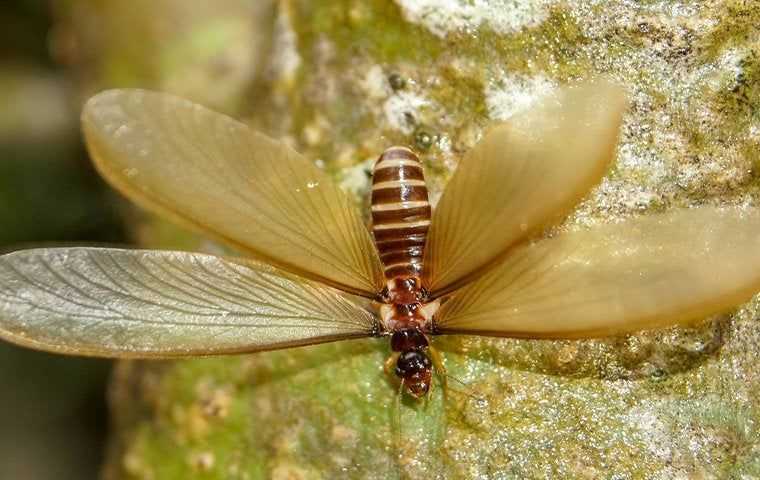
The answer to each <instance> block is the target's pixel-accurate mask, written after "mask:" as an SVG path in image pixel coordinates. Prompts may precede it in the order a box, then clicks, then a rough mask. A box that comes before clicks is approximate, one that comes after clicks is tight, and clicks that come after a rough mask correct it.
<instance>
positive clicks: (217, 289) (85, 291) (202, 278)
mask: <svg viewBox="0 0 760 480" xmlns="http://www.w3.org/2000/svg"><path fill="white" fill-rule="evenodd" d="M358 302H365V303H366V302H367V300H365V299H362V298H359V297H354V298H353V299H352V298H350V297H349V296H348V295H345V294H341V293H339V292H338V291H337V290H334V289H332V288H330V287H326V286H323V285H320V284H318V283H315V282H311V281H308V280H304V279H301V278H300V277H297V276H295V275H290V274H286V273H284V272H281V271H278V270H275V269H274V268H272V267H269V266H268V265H264V264H256V263H250V264H248V265H244V264H241V263H239V262H230V261H226V260H224V259H221V258H219V257H214V256H210V255H200V254H193V253H184V252H162V251H148V250H116V249H102V248H61V249H38V250H24V251H19V252H15V253H11V254H8V255H5V256H2V257H0V338H4V339H6V340H8V341H11V342H14V343H17V344H20V345H23V346H27V347H31V348H36V349H40V350H47V351H52V352H58V353H68V354H76V355H92V356H103V357H146V358H147V357H174V356H185V355H210V354H226V353H238V352H253V351H258V350H269V349H275V348H284V347H291V346H297V345H308V344H314V343H321V342H329V341H333V340H338V339H343V338H352V337H366V336H370V335H372V334H373V332H374V330H375V320H374V317H373V316H372V314H370V313H369V312H368V311H367V310H365V309H364V308H363V307H362V306H361V303H358Z"/></svg>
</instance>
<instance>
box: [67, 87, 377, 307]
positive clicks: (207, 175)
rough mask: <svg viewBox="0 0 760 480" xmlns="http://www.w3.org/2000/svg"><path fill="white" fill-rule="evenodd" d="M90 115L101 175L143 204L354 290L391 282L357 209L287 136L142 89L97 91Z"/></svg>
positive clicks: (90, 141) (88, 132)
mask: <svg viewBox="0 0 760 480" xmlns="http://www.w3.org/2000/svg"><path fill="white" fill-rule="evenodd" d="M82 123H83V127H84V132H85V137H86V139H87V145H88V147H89V150H90V153H91V154H92V157H93V159H94V161H95V164H96V166H97V167H98V169H99V170H100V172H101V174H103V176H104V177H106V178H107V179H108V180H109V181H110V182H111V183H112V184H113V185H114V186H115V187H116V188H118V189H119V190H121V192H122V193H124V194H125V195H127V196H128V197H130V198H131V199H132V200H134V201H135V202H136V203H138V204H140V205H142V206H143V207H145V208H148V209H149V210H153V211H156V212H158V213H160V214H163V215H166V216H169V217H172V218H173V219H174V220H177V221H180V222H182V223H184V224H185V225H188V226H190V227H195V228H196V229H200V230H203V231H205V232H208V233H210V234H212V235H213V236H215V237H216V238H217V239H220V240H222V241H226V242H227V243H228V244H231V245H233V246H235V247H237V248H238V249H240V250H241V251H244V252H246V253H248V254H251V255H253V256H256V257H258V258H260V259H262V260H265V261H267V262H269V263H273V264H275V265H277V266H279V267H281V268H283V269H286V270H288V271H292V272H296V273H299V274H301V275H304V276H306V277H309V278H313V279H319V280H321V281H323V282H325V283H328V284H331V285H334V286H338V287H340V288H342V289H344V290H346V291H350V292H353V293H358V294H362V295H365V296H373V295H375V294H376V293H377V292H378V291H379V289H380V288H381V287H382V282H383V280H382V270H381V268H380V263H379V259H378V256H377V253H376V251H375V247H374V245H373V243H372V239H371V237H370V235H369V232H368V230H367V228H366V226H365V225H364V222H363V221H362V219H361V217H360V216H359V214H358V212H357V211H356V208H355V207H354V206H353V205H352V204H351V202H350V201H349V199H348V198H347V197H346V195H345V194H344V193H343V192H342V191H340V189H338V187H336V186H335V185H334V184H333V182H331V181H330V179H329V178H328V177H327V175H325V174H324V173H323V172H322V171H321V170H319V169H318V168H316V167H315V166H314V165H313V164H312V163H311V162H309V161H308V160H306V159H305V158H303V157H302V156H301V155H299V154H298V153H296V152H295V151H293V150H292V149H290V148H289V147H287V146H286V145H284V144H283V143H281V142H277V141H274V140H272V139H270V138H268V137H266V136H265V135H262V134H260V133H257V132H255V131H253V130H251V129H249V128H248V127H247V126H246V125H244V124H242V123H240V122H237V121H235V120H233V119H231V118H229V117H226V116H224V115H221V114H219V113H215V112H212V111H210V110H208V109H206V108H203V107H201V106H199V105H195V104H193V103H191V102H188V101H186V100H182V99H180V98H176V97H173V96H170V95H166V94H162V93H155V92H147V91H142V90H111V91H107V92H104V93H101V94H99V95H97V96H95V97H93V98H92V99H91V100H90V101H89V102H87V104H86V106H85V108H84V112H83V114H82Z"/></svg>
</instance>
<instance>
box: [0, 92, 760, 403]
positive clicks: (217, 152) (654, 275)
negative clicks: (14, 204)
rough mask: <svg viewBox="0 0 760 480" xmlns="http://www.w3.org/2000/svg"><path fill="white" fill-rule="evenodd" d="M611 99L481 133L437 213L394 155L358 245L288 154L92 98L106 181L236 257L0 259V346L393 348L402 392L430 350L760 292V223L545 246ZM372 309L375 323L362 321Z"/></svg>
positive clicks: (655, 223)
mask: <svg viewBox="0 0 760 480" xmlns="http://www.w3.org/2000/svg"><path fill="white" fill-rule="evenodd" d="M624 109H625V100H624V96H623V95H622V94H621V93H620V92H619V90H618V89H617V88H615V87H612V86H610V85H607V84H605V83H602V82H600V83H596V84H594V85H589V86H586V87H577V88H572V89H564V90H562V91H561V92H559V94H558V95H557V96H556V97H555V98H553V99H552V100H551V101H547V102H545V103H543V104H541V105H539V106H537V107H535V108H533V109H531V110H530V111H527V112H525V113H523V114H521V115H517V116H515V117H513V118H512V119H511V120H510V122H509V123H508V124H503V125H499V126H496V127H494V128H493V129H491V130H490V131H489V132H488V133H487V134H486V135H484V137H483V138H482V139H481V140H480V141H479V142H478V143H477V145H475V146H474V147H473V148H472V149H471V150H470V151H469V152H468V153H467V154H466V155H465V156H464V157H463V158H462V159H461V160H460V163H459V166H458V168H457V170H456V172H455V173H454V174H453V176H452V177H451V179H450V181H449V183H448V185H447V186H446V188H445V190H444V192H443V194H442V195H441V197H440V200H439V201H438V203H437V205H436V206H435V208H433V210H432V212H431V209H430V205H429V204H428V198H427V191H426V189H425V186H424V178H423V175H422V169H421V167H420V164H419V161H418V160H417V158H416V156H414V154H413V153H411V152H410V151H409V150H408V149H405V148H399V147H395V148H391V149H389V150H387V151H386V152H385V153H384V154H383V155H382V156H381V158H380V159H379V161H378V162H377V164H376V166H375V172H374V173H375V175H374V184H373V188H372V217H373V225H372V228H371V230H370V229H368V228H367V226H366V225H365V224H364V221H363V220H362V217H361V215H359V213H358V212H356V211H355V209H354V208H353V205H352V202H351V201H350V200H349V199H348V198H347V196H346V195H345V194H344V193H343V192H342V191H341V190H340V189H339V188H337V187H336V186H335V185H334V184H333V183H332V182H331V181H330V179H329V178H328V176H327V175H326V174H325V173H324V172H323V171H321V170H320V169H318V168H317V167H316V166H315V165H314V164H313V163H312V162H310V161H308V160H307V159H305V158H304V157H302V156H301V155H299V154H298V153H297V152H295V151H293V150H292V149H291V148H289V147H288V146H287V145H285V144H284V143H282V142H278V141H276V140H273V139H271V138H269V137H267V136H265V135H263V134H261V133H258V132H255V131H252V130H251V129H249V128H248V127H247V126H246V125H244V124H242V123H239V122H237V121H235V120H233V119H231V118H229V117H226V116H224V115H221V114H218V113H215V112H212V111H210V110H207V109H205V108H203V107H201V106H199V105H195V104H193V103H190V102H188V101H185V100H182V99H179V98H176V97H173V96H170V95H166V94H161V93H155V92H147V91H142V90H112V91H108V92H104V93H101V94H99V95H97V96H95V97H94V98H92V99H91V100H90V101H89V102H88V103H87V105H86V106H85V108H84V112H83V114H82V125H83V129H84V133H85V138H86V140H87V146H88V149H89V151H90V154H91V156H92V157H93V160H94V162H95V165H96V167H97V168H98V170H99V171H100V173H101V174H102V175H103V176H104V177H105V178H106V179H107V180H108V181H109V182H110V183H111V184H112V185H113V186H114V187H116V188H117V189H118V190H120V191H121V192H122V193H124V194H125V195H126V196H128V197H129V198H131V199H132V200H134V201H135V202H136V203H138V204H139V205H141V206H143V207H145V208H147V209H149V210H152V211H154V212H156V213H159V214H162V215H165V216H167V217H168V218H170V219H172V220H174V221H176V222H178V223H180V224H182V225H184V226H186V227H189V228H193V229H196V230H198V231H201V232H203V233H204V234H206V235H208V236H210V237H212V238H214V239H216V240H218V241H220V242H223V243H226V244H227V245H229V246H231V247H233V248H235V249H237V251H238V252H240V256H237V257H221V256H215V255H204V254H198V253H188V252H169V251H152V250H121V249H111V248H52V249H34V250H24V251H18V252H13V253H10V254H7V255H4V256H0V337H2V338H4V339H6V340H8V341H11V342H14V343H17V344H20V345H24V346H28V347H31V348H36V349H41V350H47V351H52V352H58V353H65V354H76V355H91V356H103V357H119V358H166V357H181V356H192V355H214V354H232V353H246V352H255V351H261V350H271V349H278V348H286V347H296V346H300V345H310V344H316V343H322V342H330V341H336V340H344V339H351V338H361V337H371V336H390V340H391V350H392V351H393V355H392V356H391V362H390V363H389V369H392V370H394V371H395V373H396V374H397V375H398V377H399V378H400V379H401V384H402V386H403V387H404V388H405V389H406V390H407V391H408V392H409V393H410V394H411V395H413V396H415V397H420V396H423V395H425V393H426V392H428V390H429V388H430V384H431V379H432V371H433V368H434V367H436V364H437V368H441V365H440V364H441V362H440V361H439V360H438V359H437V358H438V357H437V355H436V354H435V350H433V348H432V345H431V344H430V341H431V338H432V336H433V335H438V334H470V335H489V336H504V337H515V338H536V339H546V338H563V339H574V338H590V337H600V336H606V335H615V334H620V333H625V332H632V331H636V330H641V329H648V328H658V327H663V326H669V325H674V324H678V323H684V322H689V321H693V320H695V319H700V318H703V317H705V316H707V315H710V314H714V313H718V312H721V311H724V310H726V309H729V308H732V307H733V306H735V305H737V304H739V303H741V302H743V301H746V300H748V299H749V298H750V297H751V296H752V295H753V294H754V293H756V292H757V291H758V290H760V214H758V213H757V211H756V210H754V209H746V208H745V209H743V210H739V209H720V208H713V207H700V208H693V209H683V210H671V211H668V212H666V213H664V214H657V215H642V216H640V217H636V218H630V219H627V220H625V221H622V222H620V223H613V224H608V225H598V226H595V227H593V228H589V229H580V230H576V231H571V232H568V233H563V234H560V235H557V236H554V237H552V238H541V233H542V232H543V231H544V230H545V228H546V227H547V226H550V225H552V224H553V223H554V222H556V221H558V220H560V219H562V217H563V216H564V215H566V214H567V213H568V212H570V211H571V210H572V208H573V207H574V206H575V205H576V204H577V203H578V202H579V201H580V200H581V199H582V198H583V197H584V196H585V195H586V194H587V193H588V192H589V190H590V189H591V188H592V187H593V186H594V185H596V184H597V183H598V182H599V181H600V179H601V178H602V177H603V176H604V174H605V172H606V171H607V169H608V167H609V165H610V163H611V161H612V160H613V159H614V157H615V149H616V143H617V133H618V130H619V126H620V124H621V119H622V114H623V111H624ZM378 304H379V309H376V308H375V306H376V305H378Z"/></svg>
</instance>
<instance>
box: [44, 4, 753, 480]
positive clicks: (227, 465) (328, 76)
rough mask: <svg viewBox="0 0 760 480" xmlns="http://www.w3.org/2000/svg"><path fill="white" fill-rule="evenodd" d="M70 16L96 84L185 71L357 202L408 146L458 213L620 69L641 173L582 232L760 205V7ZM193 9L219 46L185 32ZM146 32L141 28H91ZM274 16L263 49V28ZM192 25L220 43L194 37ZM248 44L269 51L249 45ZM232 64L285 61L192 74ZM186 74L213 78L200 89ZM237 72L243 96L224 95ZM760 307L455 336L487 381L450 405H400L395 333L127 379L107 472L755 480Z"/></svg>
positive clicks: (71, 38)
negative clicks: (521, 140) (456, 176)
mask: <svg viewBox="0 0 760 480" xmlns="http://www.w3.org/2000/svg"><path fill="white" fill-rule="evenodd" d="M61 5H62V6H61V7H60V10H61V12H62V15H61V26H60V28H59V31H60V32H63V33H61V34H60V35H58V36H56V37H55V38H57V39H58V41H59V42H63V43H62V45H59V50H60V51H62V52H64V53H65V52H73V53H70V56H69V57H67V58H73V59H74V60H73V61H71V64H72V66H73V68H74V71H75V73H76V74H78V78H79V79H80V80H81V81H82V83H83V85H82V89H83V91H90V90H91V89H92V88H93V85H97V86H98V88H103V87H106V86H112V85H123V84H125V83H130V84H133V85H134V84H136V83H139V86H143V87H149V88H167V85H169V84H172V83H171V82H168V81H167V80H166V79H169V78H172V79H175V81H176V82H177V83H174V84H172V85H175V86H176V88H177V90H176V91H180V92H185V94H187V95H190V96H192V97H193V98H195V99H196V100H200V101H204V99H205V100H206V101H205V102H204V103H210V104H212V105H214V106H217V107H218V108H224V109H225V110H226V111H228V112H242V113H244V114H246V115H247V116H249V117H250V121H251V123H252V124H254V125H256V126H257V127H258V128H261V129H263V130H265V131H267V132H269V133H271V134H272V135H275V136H278V137H284V138H286V139H288V140H289V141H290V142H291V143H293V145H294V146H295V147H296V148H297V149H298V150H299V151H302V152H303V153H305V154H306V155H307V156H309V157H310V158H313V159H315V161H317V163H318V164H319V165H321V166H323V167H324V168H325V169H326V170H328V171H329V172H330V173H331V174H333V175H334V176H335V178H336V180H337V181H339V182H340V183H341V184H342V185H343V186H345V187H346V188H347V189H348V190H349V191H351V192H352V193H354V194H355V195H356V199H357V204H361V203H362V202H363V201H364V196H365V194H366V192H367V190H368V186H369V178H368V177H367V175H366V173H365V171H366V168H367V165H369V164H370V163H371V161H372V160H373V159H374V158H375V157H376V156H377V155H378V153H379V152H381V151H382V150H383V149H384V148H385V147H387V146H389V145H390V144H393V143H401V144H408V145H418V146H420V145H422V146H425V147H427V150H425V152H424V156H423V160H424V162H425V165H426V167H427V173H428V177H429V179H430V183H431V193H432V197H433V198H436V196H437V194H438V193H439V192H440V190H441V188H442V187H443V185H444V184H445V181H446V179H447V178H448V177H449V175H450V172H451V171H452V170H453V168H454V167H455V166H456V162H457V159H458V158H459V157H460V155H461V154H462V153H463V152H465V151H466V150H467V149H468V148H470V147H471V146H472V145H473V144H474V143H475V142H476V141H477V139H478V138H479V136H480V135H481V134H482V132H483V130H484V129H485V128H487V127H488V125H489V124H491V123H493V122H496V121H505V120H507V121H508V119H509V116H510V115H512V114H513V113H514V112H516V111H518V110H520V109H523V108H530V106H531V104H532V102H534V101H535V100H536V98H538V97H540V96H541V95H543V94H545V93H549V92H551V91H552V90H553V89H554V88H556V87H557V86H558V85H560V84H564V83H574V82H579V81H582V80H583V79H585V78H588V77H591V76H594V75H598V74H604V75H607V76H609V77H611V78H613V79H615V80H616V81H617V82H618V83H620V84H622V85H624V86H625V87H626V88H627V89H628V91H629V93H630V96H631V101H632V102H631V108H630V110H629V112H628V114H627V117H626V122H625V126H624V129H623V132H622V137H621V144H620V148H619V151H618V158H617V162H616V164H615V166H614V168H613V169H612V171H611V172H610V174H609V175H608V176H607V177H606V178H605V180H604V181H603V183H602V184H601V185H600V186H599V187H598V188H597V189H595V190H594V191H593V192H591V194H590V195H589V196H588V197H587V199H586V200H585V201H584V202H583V203H582V204H581V205H580V206H579V207H578V209H577V210H576V211H575V212H574V214H573V215H572V216H571V217H570V218H569V219H568V220H567V222H566V223H565V224H564V225H562V226H560V227H558V229H557V230H558V231H561V230H562V229H566V228H576V227H578V226H585V225H592V224H595V223H601V222H607V221H613V220H616V219H619V218H623V217H627V216H630V215H636V214H647V213H650V212H654V211H659V210H662V209H666V208H671V207H675V206H685V207H688V206H692V205H697V204H704V203H709V204H718V205H721V204H726V205H729V204H730V205H738V206H747V207H750V206H757V205H758V195H759V194H760V191H759V190H758V187H759V186H760V182H758V181H757V173H756V172H757V168H758V166H757V162H758V151H760V148H759V147H758V143H759V142H760V118H758V113H757V112H758V107H760V95H758V94H757V88H758V87H757V84H758V83H757V81H755V80H756V79H757V77H758V60H757V59H758V57H759V55H760V51H759V50H760V38H758V31H757V30H756V29H754V28H753V26H754V25H758V24H759V23H760V13H758V9H757V7H755V6H754V4H753V3H752V2H740V1H736V0H722V1H721V0H710V1H708V2H699V3H696V2H679V1H667V0H656V1H655V0H653V1H647V2H637V3H635V4H634V3H631V2H627V1H623V0H615V1H610V2H597V1H594V2H586V1H581V0H569V1H565V2H559V1H548V0H539V1H533V2H531V1H526V2H505V1H503V0H484V1H482V2H476V3H471V2H461V1H457V0H418V1H417V2H411V1H405V0H398V1H396V2H393V3H391V2H381V1H379V0H364V1H361V0H342V1H340V2H306V1H297V0H291V1H283V2H279V3H278V4H277V11H276V12H275V13H274V15H275V17H276V19H275V20H274V21H271V18H270V19H268V20H267V21H262V14H260V13H257V12H256V11H254V10H255V9H253V8H252V7H251V3H248V2H241V1H230V2H217V3H216V4H215V7H214V8H213V9H208V10H199V11H195V12H194V15H193V14H191V13H187V12H184V10H187V9H190V10H192V9H191V8H189V7H188V6H187V4H186V3H182V2H172V1H169V0H167V1H164V2H157V3H151V5H159V6H160V7H154V6H152V7H151V8H134V9H133V10H132V11H130V12H126V13H125V12H124V10H123V9H119V8H115V7H110V8H106V7H104V6H102V5H101V3H100V2H94V1H83V2H76V3H74V2H64V3H62V4H61ZM140 5H143V4H142V3H140ZM183 12H184V13H183ZM125 15H126V16H125ZM186 15H189V18H192V19H193V21H192V22H190V24H191V25H195V26H197V30H196V29H195V28H192V29H190V30H188V29H187V23H185V24H182V25H180V24H175V23H172V22H168V21H166V22H161V21H160V20H161V17H162V16H164V17H167V16H168V17H171V18H174V16H178V18H188V17H187V16H186ZM220 18H222V19H228V20H229V19H230V18H237V19H239V21H240V22H241V23H235V22H233V23H234V26H232V24H231V23H225V21H221V20H220ZM263 18H265V19H266V18H267V17H266V15H263ZM125 19H128V20H129V21H128V22H126V21H125ZM157 21H158V22H159V23H160V24H161V25H163V27H162V29H161V30H160V32H161V37H162V38H164V37H165V38H170V39H179V40H176V41H179V42H181V45H179V46H177V47H175V48H167V49H165V50H164V49H162V50H161V52H159V53H160V55H159V56H163V57H164V59H165V61H156V60H155V56H156V53H155V52H152V50H155V48H156V44H151V42H135V41H134V32H136V31H137V32H143V29H144V28H148V27H147V26H149V25H154V24H155V23H156V22H157ZM120 22H122V24H124V25H126V24H129V25H135V26H137V27H136V28H137V30H135V29H129V28H121V29H118V28H115V29H113V30H107V32H106V33H107V34H106V35H104V34H103V33H101V34H99V35H95V36H93V35H94V34H93V29H92V28H82V27H83V26H84V27H86V26H87V25H92V24H100V23H102V24H104V25H116V26H118V25H119V24H120ZM254 25H256V26H257V27H255V28H257V30H256V32H257V33H255V32H250V31H246V30H245V29H246V28H249V29H250V28H254ZM266 25H269V26H268V27H267V26H266ZM180 26H182V27H183V28H182V29H180ZM228 26H229V28H231V29H232V32H225V31H223V30H225V29H226V28H228ZM219 29H221V30H219ZM236 29H242V30H236ZM154 31H155V30H154ZM188 31H190V32H195V31H197V32H198V37H197V39H196V40H193V41H187V42H184V41H183V39H184V38H185V37H184V36H185V35H188V33H187V32H188ZM235 31H238V32H241V31H242V32H244V33H237V34H235V33H234V32H235ZM178 32H182V33H181V35H180V34H178ZM261 32H269V33H264V34H262V33H261ZM259 34H261V35H262V36H263V37H262V36H259ZM148 38H152V37H150V36H148ZM236 38H259V40H257V41H251V42H240V43H239V44H238V43H236V44H235V45H228V44H227V43H226V42H237V41H236V40H235V39H236ZM67 45H75V46H77V48H75V49H73V50H71V49H69V50H67V49H66V48H64V47H66V46H67ZM96 46H97V48H96ZM269 46H271V48H270V47H269ZM228 48H233V49H241V50H236V51H237V52H238V53H237V54H236V55H235V56H234V58H255V59H260V61H256V62H253V63H250V62H246V61H241V62H238V61H233V62H229V63H225V65H227V67H226V68H229V69H231V71H230V73H229V76H227V75H226V74H224V73H221V74H220V73H219V72H218V71H217V73H216V74H213V71H215V70H213V69H214V65H215V63H214V62H213V61H206V60H204V59H209V58H210V59H214V58H218V57H216V56H215V55H213V54H212V55H210V56H209V55H205V54H203V53H200V54H199V59H198V61H194V60H193V58H192V57H193V54H192V52H194V51H195V50H196V49H200V50H201V51H202V52H203V51H205V52H218V51H220V50H219V49H221V51H225V50H226V49H228ZM82 52H85V53H87V54H86V55H84V54H83V53H82ZM220 55H221V58H227V57H226V56H225V55H224V54H220ZM175 56H176V57H177V58H174V57H175ZM188 58H189V60H188ZM83 59H86V60H87V61H86V62H85V61H83ZM76 60H78V61H76ZM183 62H184V63H183ZM223 63H224V62H223ZM93 65H97V66H100V67H99V68H92V66H93ZM180 67H181V68H180ZM177 68H180V69H179V70H176V69H177ZM182 68H185V69H195V68H197V69H200V71H201V72H202V73H199V74H197V75H187V80H188V84H187V85H185V84H184V82H183V79H184V78H185V76H184V75H183V74H177V71H180V72H181V71H182ZM205 69H211V70H212V72H211V73H209V72H204V70H205ZM114 72H115V73H114ZM119 72H122V73H119ZM123 72H126V73H123ZM134 72H139V73H134ZM193 79H195V80H193ZM198 79H200V80H198ZM220 79H221V80H229V81H230V83H229V84H228V83H224V84H223V85H232V86H230V87H229V88H227V87H225V88H222V89H221V92H222V93H219V92H220V90H219V89H217V90H215V89H214V87H215V86H216V82H218V81H220ZM399 79H402V80H403V81H399ZM217 95H221V96H217ZM420 142H422V143H420ZM156 225H157V224H155V223H148V224H147V225H146V226H143V227H142V228H144V229H146V230H147V231H148V232H150V231H151V229H154V228H156ZM163 231H164V232H170V231H171V230H163ZM143 238H145V239H147V240H148V242H149V243H152V242H151V240H150V239H152V238H156V237H155V236H153V237H152V236H151V235H150V234H146V235H145V236H144V237H143ZM159 238H161V239H162V242H161V244H162V246H164V247H167V246H170V244H171V239H170V238H168V237H167V236H166V235H162V236H160V237H159ZM148 246H150V245H148ZM758 310H760V304H758V302H757V301H753V302H750V303H749V304H747V305H744V306H741V307H740V308H739V309H738V311H737V312H735V313H734V314H733V315H726V316H724V317H720V318H715V319H708V320H707V321H705V322H704V323H703V324H700V325H697V326H695V327H694V328H691V329H684V328H679V329H669V330H664V331H657V332H647V333H642V334H638V335H630V336H626V337H621V338H611V339H604V340H596V341H578V342H531V341H518V340H508V339H488V338H477V337H442V338H437V339H436V345H437V346H438V347H439V348H440V349H441V350H443V352H444V354H445V356H446V362H447V363H446V365H447V368H448V369H449V371H450V373H451V375H452V376H453V377H455V378H457V379H459V380H460V381H461V382H463V383H464V384H465V385H460V384H459V383H458V382H457V381H451V382H450V383H451V384H452V387H453V390H456V391H453V390H452V392H451V394H450V396H449V398H448V399H447V400H446V401H445V402H444V399H443V397H442V395H441V394H442V392H441V391H440V389H438V390H436V391H434V394H433V396H432V397H431V399H430V400H429V401H428V402H427V403H419V404H418V403H415V402H411V401H408V400H405V401H404V402H402V405H401V407H400V409H399V410H396V409H395V408H394V402H395V399H396V398H397V397H396V394H395V390H394V388H393V386H392V385H391V384H390V382H388V380H387V378H386V377H385V375H384V374H383V372H382V362H383V360H384V358H385V356H386V354H387V346H386V345H385V343H384V342H383V341H379V340H365V341H352V342H342V343H337V344H334V345H323V346H315V347H309V348H304V349H298V350H290V351H282V352H271V353H262V354H257V355H251V356H243V357H232V358H219V359H194V360H187V361H176V362H171V363H122V364H121V365H120V367H119V370H118V374H117V375H116V377H115V379H114V386H113V391H112V399H113V402H112V404H113V408H114V421H115V425H116V427H117V428H116V431H115V432H114V442H113V444H112V449H111V455H110V460H109V464H108V466H107V468H106V477H107V478H112V479H125V478H156V479H158V478H161V479H171V478H188V477H192V478H209V479H216V478H225V479H229V478H233V479H234V478H241V479H243V478H244V479H256V478H389V477H391V478H392V477H394V476H404V477H408V478H431V477H432V478H600V477H604V478H620V479H628V478H630V479H636V478H754V477H757V476H758V475H759V473H758V471H759V470H760V465H759V463H760V462H759V461H758V459H759V458H760V440H758V428H757V425H758V422H760V393H758V392H760V368H758V360H757V358H758V353H760V351H759V350H760V322H758V320H757V317H758ZM396 411H398V412H399V413H400V416H401V423H400V424H399V423H398V421H397V419H396V418H395V413H394V412H396ZM399 426H400V427H401V428H400V429H399V428H398V427H399ZM396 454H399V458H398V459H396V458H395V455H396Z"/></svg>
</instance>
